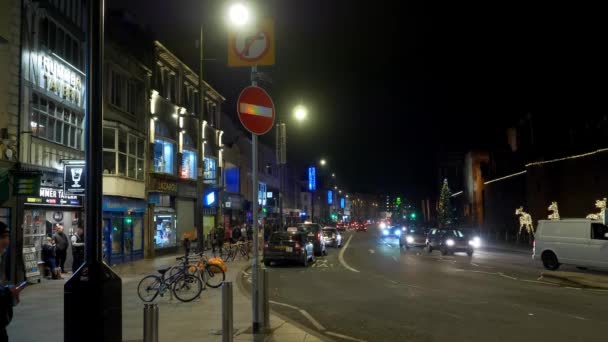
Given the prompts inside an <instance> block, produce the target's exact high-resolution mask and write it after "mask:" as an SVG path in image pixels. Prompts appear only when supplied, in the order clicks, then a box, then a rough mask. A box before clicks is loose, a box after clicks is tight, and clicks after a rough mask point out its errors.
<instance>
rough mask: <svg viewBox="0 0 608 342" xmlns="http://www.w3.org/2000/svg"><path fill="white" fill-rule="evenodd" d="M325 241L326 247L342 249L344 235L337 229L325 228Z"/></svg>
mask: <svg viewBox="0 0 608 342" xmlns="http://www.w3.org/2000/svg"><path fill="white" fill-rule="evenodd" d="M323 240H324V241H325V245H329V246H333V247H337V248H340V247H342V234H340V232H339V231H338V229H337V228H335V227H323Z"/></svg>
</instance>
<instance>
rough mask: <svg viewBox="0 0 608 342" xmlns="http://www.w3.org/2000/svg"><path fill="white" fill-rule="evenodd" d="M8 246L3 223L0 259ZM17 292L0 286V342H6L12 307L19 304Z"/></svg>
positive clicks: (1, 227) (8, 231) (0, 236)
mask: <svg viewBox="0 0 608 342" xmlns="http://www.w3.org/2000/svg"><path fill="white" fill-rule="evenodd" d="M9 244H10V230H9V228H8V226H7V225H6V224H5V223H4V222H0V258H2V257H3V256H4V253H5V252H6V249H7V248H8V246H9ZM19 292H21V290H20V289H19V288H18V287H14V286H4V284H0V342H8V334H7V333H6V327H7V326H8V325H9V324H10V323H11V320H12V319H13V306H15V305H17V304H19Z"/></svg>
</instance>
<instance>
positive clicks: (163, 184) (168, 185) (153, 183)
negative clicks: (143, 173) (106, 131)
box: [150, 177, 177, 194]
mask: <svg viewBox="0 0 608 342" xmlns="http://www.w3.org/2000/svg"><path fill="white" fill-rule="evenodd" d="M150 191H159V192H167V193H170V194H177V183H176V182H174V181H170V180H168V179H161V178H156V177H150Z"/></svg>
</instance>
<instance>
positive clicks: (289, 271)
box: [242, 226, 608, 341]
mask: <svg viewBox="0 0 608 342" xmlns="http://www.w3.org/2000/svg"><path fill="white" fill-rule="evenodd" d="M345 238H346V240H345V241H349V242H348V243H347V244H346V245H345V246H344V247H343V248H342V250H339V249H330V251H329V255H328V256H327V257H324V258H318V259H317V261H316V263H315V264H313V265H311V266H309V267H308V268H307V269H303V268H301V267H297V266H295V267H294V266H275V267H270V268H269V272H270V282H271V283H270V286H271V288H270V293H271V300H272V302H273V304H272V310H274V311H275V312H277V313H279V314H280V315H283V316H284V317H288V318H289V319H291V320H294V321H296V322H299V323H301V324H303V325H306V326H308V327H310V328H311V329H315V330H317V331H320V332H323V333H324V334H325V335H327V336H330V337H333V338H335V339H337V340H340V339H341V338H342V339H344V340H348V339H349V338H350V339H351V340H353V339H354V340H363V341H448V340H449V341H514V340H521V341H533V340H550V341H604V340H605V339H606V337H605V333H603V331H605V330H606V328H608V318H606V316H605V315H604V311H605V307H606V305H607V304H608V292H606V291H601V290H592V289H579V288H571V287H565V286H559V285H555V284H549V283H545V282H543V281H539V280H537V279H538V277H539V275H540V272H542V271H543V269H542V266H541V265H537V264H534V263H533V261H532V260H531V255H530V254H527V253H524V252H523V251H520V250H512V251H508V250H498V249H489V248H488V249H485V250H483V249H482V250H479V251H476V253H475V254H474V255H473V257H471V258H470V257H468V256H467V255H466V254H464V253H457V254H456V255H451V256H445V257H442V256H441V254H440V253H439V252H438V251H435V252H433V253H432V254H427V253H426V252H424V251H422V250H416V249H414V250H409V251H407V252H401V251H400V250H399V246H398V242H397V241H396V240H395V241H393V243H392V244H391V243H387V242H386V241H380V240H379V234H378V230H377V229H376V227H374V226H370V229H369V230H368V232H366V233H365V232H358V233H346V236H345ZM340 252H342V253H343V255H342V257H340V254H339V253H340ZM563 269H564V270H576V269H575V268H572V269H571V268H568V267H564V268H563ZM579 272H580V271H579ZM248 278H249V276H248V274H247V273H245V274H243V275H242V281H243V283H244V284H245V285H246V286H249V285H250V284H249V282H248ZM341 335H342V336H341Z"/></svg>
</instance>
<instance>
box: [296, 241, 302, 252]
mask: <svg viewBox="0 0 608 342" xmlns="http://www.w3.org/2000/svg"><path fill="white" fill-rule="evenodd" d="M295 248H296V249H298V250H299V249H302V245H300V243H299V242H296V245H295Z"/></svg>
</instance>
